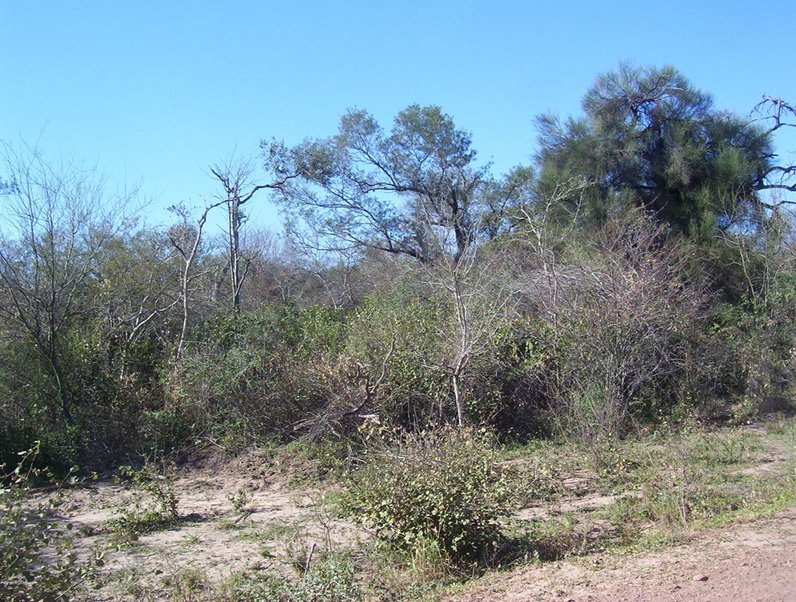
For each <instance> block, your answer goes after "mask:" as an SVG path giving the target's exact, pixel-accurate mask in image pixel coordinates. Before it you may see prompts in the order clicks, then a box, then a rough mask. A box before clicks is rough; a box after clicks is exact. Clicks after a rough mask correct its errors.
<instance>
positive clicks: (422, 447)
mask: <svg viewBox="0 0 796 602" xmlns="http://www.w3.org/2000/svg"><path fill="white" fill-rule="evenodd" d="M347 491H348V495H347V497H346V498H345V500H344V505H345V507H346V508H347V509H348V510H349V511H350V512H351V513H352V514H354V516H355V517H356V518H357V519H359V520H361V521H362V522H364V523H366V524H368V525H370V526H372V527H373V528H374V529H375V531H376V534H377V535H378V536H379V537H380V538H382V539H385V540H387V541H388V542H390V543H392V544H395V545H397V546H399V547H402V548H405V549H408V550H410V551H413V550H416V549H420V548H424V547H426V546H427V544H428V542H431V543H433V544H434V545H436V546H438V547H439V550H440V552H441V553H442V554H443V555H444V556H446V557H448V558H450V559H452V560H473V559H476V558H478V557H483V555H484V554H485V553H486V552H487V551H488V550H489V549H491V548H494V546H495V545H496V544H497V542H498V540H499V537H500V526H499V520H500V519H501V518H503V517H505V516H507V515H508V513H509V509H510V505H509V503H510V501H511V499H512V497H513V495H512V491H511V488H510V486H509V480H508V477H507V475H506V474H505V473H504V471H503V470H501V469H500V468H499V467H498V465H497V458H496V455H495V453H494V451H493V450H492V448H491V446H490V442H489V440H488V438H487V437H486V436H485V435H484V433H481V432H478V431H474V430H472V429H452V428H442V429H438V430H436V431H430V432H424V433H419V434H413V435H407V436H405V437H404V438H403V439H402V440H400V441H399V442H398V444H397V445H396V446H395V447H394V448H393V449H389V450H387V451H384V452H381V453H378V454H376V455H375V456H374V457H373V458H371V460H370V462H369V463H368V464H367V465H366V467H365V468H363V469H362V470H360V471H358V472H356V473H355V474H353V475H352V476H351V477H350V478H349V481H348V486H347Z"/></svg>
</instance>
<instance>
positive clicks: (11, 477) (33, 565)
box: [0, 442, 87, 600]
mask: <svg viewBox="0 0 796 602" xmlns="http://www.w3.org/2000/svg"><path fill="white" fill-rule="evenodd" d="M39 447H40V444H39V443H38V442H37V443H36V445H35V446H34V447H32V448H31V449H29V450H27V451H24V452H21V453H20V454H19V456H20V458H19V461H18V463H17V466H16V468H15V469H14V470H12V471H10V472H6V465H5V464H3V465H0V484H1V486H0V598H2V599H4V600H42V599H50V597H51V596H53V595H54V594H56V593H61V594H63V593H64V592H69V591H74V589H75V587H76V586H77V585H78V584H79V583H80V582H81V581H82V579H83V577H84V576H85V573H86V571H87V567H86V565H84V564H82V563H80V562H79V561H78V558H77V555H76V554H75V553H74V552H73V551H72V547H73V545H74V538H73V537H71V536H70V534H69V533H68V532H67V531H65V530H64V529H63V528H62V525H60V524H59V523H58V522H57V521H55V520H53V517H54V513H55V509H56V506H57V505H58V503H59V501H60V499H61V496H62V490H61V489H60V487H59V488H58V492H57V493H56V494H55V495H54V496H49V497H46V498H42V499H41V500H40V501H34V500H32V499H30V493H31V491H32V487H33V484H34V482H35V481H37V480H40V479H41V480H44V479H46V480H48V481H52V480H53V478H54V476H53V474H52V473H50V472H49V471H48V470H46V469H37V468H35V462H36V459H37V456H38V453H39ZM72 472H74V470H72ZM67 527H69V525H68V524H67ZM45 553H46V556H45Z"/></svg>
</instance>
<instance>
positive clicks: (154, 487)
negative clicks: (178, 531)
mask: <svg viewBox="0 0 796 602" xmlns="http://www.w3.org/2000/svg"><path fill="white" fill-rule="evenodd" d="M116 478H117V481H118V482H119V483H127V484H128V485H129V486H130V487H131V488H132V490H133V497H132V499H131V500H130V501H129V503H126V504H125V505H124V506H123V507H121V508H118V509H116V511H115V512H114V514H115V516H114V518H112V519H111V520H109V521H108V527H109V528H110V529H111V532H112V533H113V534H114V536H115V537H114V539H116V540H117V541H118V542H119V543H129V542H132V541H135V540H136V539H138V537H139V535H141V534H144V533H149V532H150V531H156V530H158V529H163V528H165V527H169V526H171V525H174V524H176V523H177V522H179V520H180V513H179V511H178V506H179V498H178V497H177V492H176V491H175V489H174V485H173V483H172V481H171V478H170V477H169V476H168V475H164V474H159V473H158V472H157V471H155V469H154V468H153V467H152V466H145V467H143V468H139V469H135V468H132V467H130V466H121V467H119V474H118V476H117V477H116Z"/></svg>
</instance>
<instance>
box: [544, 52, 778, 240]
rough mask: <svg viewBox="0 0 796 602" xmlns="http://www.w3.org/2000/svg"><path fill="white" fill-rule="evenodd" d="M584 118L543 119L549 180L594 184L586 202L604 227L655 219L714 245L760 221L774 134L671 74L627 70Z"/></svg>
mask: <svg viewBox="0 0 796 602" xmlns="http://www.w3.org/2000/svg"><path fill="white" fill-rule="evenodd" d="M583 109H584V112H585V117H583V118H581V119H569V120H567V121H566V122H563V123H562V122H561V121H560V120H559V119H558V118H556V117H553V116H550V115H546V116H542V117H541V118H539V121H538V122H539V126H540V132H541V135H540V144H541V148H542V150H541V151H540V153H539V155H538V159H539V162H540V164H541V166H542V169H543V177H545V174H544V172H547V174H548V175H549V174H550V173H553V174H555V173H561V174H565V175H567V176H568V177H569V176H571V175H573V174H575V175H578V176H581V177H583V178H585V179H586V180H588V181H589V182H590V183H591V187H590V190H589V194H588V195H587V197H586V198H587V200H588V201H589V203H588V204H589V205H590V208H591V211H592V215H593V216H596V217H597V218H598V220H603V219H604V218H605V216H606V215H607V213H606V212H607V211H610V207H611V206H612V205H615V204H617V203H618V204H619V205H620V206H626V205H631V206H637V207H641V208H644V209H645V210H649V211H652V212H653V213H654V214H655V215H656V216H657V218H658V219H659V220H661V221H662V222H664V223H666V224H668V225H669V226H670V227H671V228H672V229H673V230H675V231H679V232H685V233H687V234H689V235H691V236H692V237H695V238H703V239H705V238H707V237H709V236H711V235H712V234H713V233H714V232H715V231H716V229H718V230H727V229H728V228H731V227H733V226H734V225H736V224H738V223H739V222H741V221H744V220H756V219H760V218H761V215H760V211H759V210H760V208H761V199H760V196H759V194H758V193H759V192H760V190H762V189H764V188H766V187H767V184H766V182H767V178H768V177H769V176H770V175H771V174H772V173H773V172H772V158H773V157H774V156H775V155H774V153H773V150H772V140H771V136H770V134H771V131H765V130H763V129H761V128H760V127H759V126H758V125H756V124H755V123H750V122H749V121H748V120H744V119H741V118H739V117H736V116H734V115H731V114H729V113H726V112H723V111H718V110H716V109H715V108H714V107H713V101H712V99H711V97H710V96H709V95H707V94H705V93H704V92H701V91H699V90H697V89H696V88H694V87H693V86H692V85H691V84H690V83H689V82H688V80H687V79H686V78H685V77H684V76H683V75H682V74H681V73H679V72H677V71H676V70H675V69H673V68H671V67H664V68H660V69H658V68H647V69H639V68H634V67H630V66H628V65H622V66H621V67H620V68H619V69H618V70H617V71H615V72H612V73H608V74H606V75H602V76H600V77H598V78H597V81H596V82H595V84H594V86H592V88H591V89H590V90H589V91H588V92H587V94H586V95H585V97H584V99H583Z"/></svg>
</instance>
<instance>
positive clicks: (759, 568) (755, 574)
mask: <svg viewBox="0 0 796 602" xmlns="http://www.w3.org/2000/svg"><path fill="white" fill-rule="evenodd" d="M468 589H469V591H468V592H467V593H466V594H459V595H454V596H451V597H448V598H446V600H448V601H450V602H452V601H454V600H455V601H461V602H464V601H467V602H475V601H498V600H500V601H507V602H519V601H525V600H556V601H559V600H572V601H577V602H580V601H584V600H590V601H602V600H605V601H614V600H616V601H620V600H621V601H630V600H633V601H642V600H643V601H651V600H661V601H686V600H688V601H691V600H705V601H707V600H744V601H746V600H759V601H763V600H765V601H774V600H780V601H781V600H787V601H790V600H793V601H796V508H791V509H789V510H787V511H784V512H781V513H779V514H777V515H776V516H774V517H772V518H768V519H761V520H758V521H755V522H752V523H747V524H743V525H738V526H735V527H729V528H727V527H725V528H722V529H717V530H715V531H707V532H704V533H700V534H697V535H696V536H695V537H694V539H693V540H692V541H691V542H690V543H688V544H687V545H682V546H678V547H674V548H667V549H665V550H661V551H656V552H648V553H641V554H634V555H627V556H619V555H615V554H600V555H591V556H589V557H587V558H578V559H572V560H564V561H560V562H556V563H553V564H549V565H542V566H531V567H527V568H523V569H520V570H517V571H514V572H511V573H506V574H502V575H496V576H495V575H493V576H489V577H487V578H484V579H483V580H481V581H480V582H477V583H476V584H474V586H473V587H472V588H468Z"/></svg>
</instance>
